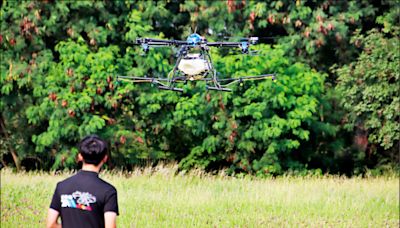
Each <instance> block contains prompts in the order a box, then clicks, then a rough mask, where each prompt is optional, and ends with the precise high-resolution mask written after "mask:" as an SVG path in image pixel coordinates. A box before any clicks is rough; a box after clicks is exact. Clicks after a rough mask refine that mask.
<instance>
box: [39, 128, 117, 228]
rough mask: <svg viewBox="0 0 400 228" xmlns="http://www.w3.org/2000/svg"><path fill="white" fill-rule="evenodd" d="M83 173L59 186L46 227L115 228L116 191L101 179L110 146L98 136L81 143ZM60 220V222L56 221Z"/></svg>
mask: <svg viewBox="0 0 400 228" xmlns="http://www.w3.org/2000/svg"><path fill="white" fill-rule="evenodd" d="M78 147H79V154H78V159H79V160H80V161H82V163H83V164H82V170H80V171H79V172H78V173H77V174H75V175H74V176H72V177H69V178H67V179H65V180H64V181H61V182H59V183H58V184H57V187H56V190H55V192H54V195H53V199H52V201H51V204H50V208H49V212H48V215H47V227H61V225H62V227H74V228H75V227H106V228H110V227H116V217H117V215H118V213H119V212H118V202H117V190H116V189H115V188H114V186H112V185H111V184H109V183H107V182H105V181H103V180H102V179H100V178H99V176H98V175H99V171H100V168H101V166H102V165H103V164H104V163H105V162H106V161H107V159H108V155H107V152H108V145H107V142H106V141H104V140H102V139H101V138H100V137H98V136H97V135H90V136H87V137H85V138H84V139H82V141H81V142H80V143H79V146H78ZM58 217H61V223H62V224H59V223H58V222H57V220H58Z"/></svg>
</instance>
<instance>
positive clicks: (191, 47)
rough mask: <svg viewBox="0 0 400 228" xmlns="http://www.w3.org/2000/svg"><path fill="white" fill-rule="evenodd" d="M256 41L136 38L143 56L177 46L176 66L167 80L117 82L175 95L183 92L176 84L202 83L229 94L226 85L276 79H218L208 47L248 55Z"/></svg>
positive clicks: (256, 77)
mask: <svg viewBox="0 0 400 228" xmlns="http://www.w3.org/2000/svg"><path fill="white" fill-rule="evenodd" d="M257 41H258V37H250V38H243V39H241V40H240V42H226V41H223V42H208V41H207V40H206V39H205V38H204V37H201V36H200V35H199V34H197V33H193V34H191V35H189V37H188V38H187V40H186V41H185V40H162V39H153V38H138V39H136V44H137V45H140V46H141V47H142V49H143V52H144V53H148V52H149V49H150V47H168V46H170V47H171V46H175V47H179V51H178V52H177V61H176V64H175V66H174V68H173V69H172V70H171V71H170V72H169V74H168V76H167V77H166V78H162V77H157V78H156V77H134V76H117V80H119V81H128V82H133V83H143V82H146V83H152V84H154V85H156V86H158V88H159V89H162V90H171V91H176V92H183V89H182V88H179V87H176V85H177V83H187V82H188V81H205V82H206V89H207V90H216V91H225V92H230V91H232V90H231V89H230V88H228V86H230V85H232V84H234V83H242V82H243V81H247V80H261V79H265V78H272V80H275V74H262V75H256V76H244V77H238V78H218V77H217V71H216V69H215V68H214V66H213V63H212V60H211V56H210V53H209V50H210V47H217V48H221V47H228V48H239V49H240V50H241V52H242V54H249V46H250V45H253V44H256V43H257Z"/></svg>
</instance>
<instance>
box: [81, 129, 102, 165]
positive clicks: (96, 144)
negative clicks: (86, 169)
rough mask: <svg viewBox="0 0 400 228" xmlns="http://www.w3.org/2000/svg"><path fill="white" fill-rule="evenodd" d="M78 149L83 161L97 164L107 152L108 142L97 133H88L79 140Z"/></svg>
mask: <svg viewBox="0 0 400 228" xmlns="http://www.w3.org/2000/svg"><path fill="white" fill-rule="evenodd" d="M78 149H79V153H80V154H81V155H82V157H83V160H84V162H85V163H88V164H93V165H98V164H100V162H101V160H103V158H104V157H105V156H106V155H107V153H108V144H107V142H106V141H105V140H103V139H101V138H100V137H99V136H97V135H89V136H86V137H85V138H83V139H82V140H81V142H80V143H79V145H78Z"/></svg>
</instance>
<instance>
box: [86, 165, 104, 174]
mask: <svg viewBox="0 0 400 228" xmlns="http://www.w3.org/2000/svg"><path fill="white" fill-rule="evenodd" d="M100 168H101V164H99V165H93V164H86V163H83V164H82V170H84V171H90V172H96V173H99V172H100Z"/></svg>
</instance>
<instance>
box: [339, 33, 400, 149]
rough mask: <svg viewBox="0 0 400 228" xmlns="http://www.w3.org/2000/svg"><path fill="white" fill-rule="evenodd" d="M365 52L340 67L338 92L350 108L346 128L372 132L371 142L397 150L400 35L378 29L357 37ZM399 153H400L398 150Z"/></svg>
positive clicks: (399, 110)
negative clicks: (391, 35) (388, 33)
mask: <svg viewBox="0 0 400 228" xmlns="http://www.w3.org/2000/svg"><path fill="white" fill-rule="evenodd" d="M355 39H359V40H361V41H362V43H363V46H364V47H363V52H362V53H361V55H360V56H359V58H358V59H357V61H356V62H353V63H351V64H350V65H346V66H344V67H342V68H340V69H338V70H337V72H338V75H339V78H338V80H339V83H338V87H337V89H338V92H339V93H341V94H343V97H342V98H343V99H342V100H341V102H342V104H343V106H344V107H345V108H346V109H347V110H348V115H347V116H346V117H347V118H346V119H347V122H346V127H347V128H349V129H353V128H356V127H357V128H361V129H363V130H365V131H367V132H368V140H369V142H370V143H372V144H375V145H377V146H381V147H383V148H384V150H394V151H397V149H398V145H399V140H400V126H399V120H400V100H399V87H400V83H399V82H400V81H399V79H400V72H399V69H398V63H399V61H400V48H399V47H400V46H399V45H400V43H399V41H400V40H399V36H394V37H392V38H386V37H384V35H383V34H382V33H379V32H378V31H376V30H372V31H370V32H369V34H368V35H367V36H362V35H360V36H357V37H355ZM394 153H397V152H394Z"/></svg>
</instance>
